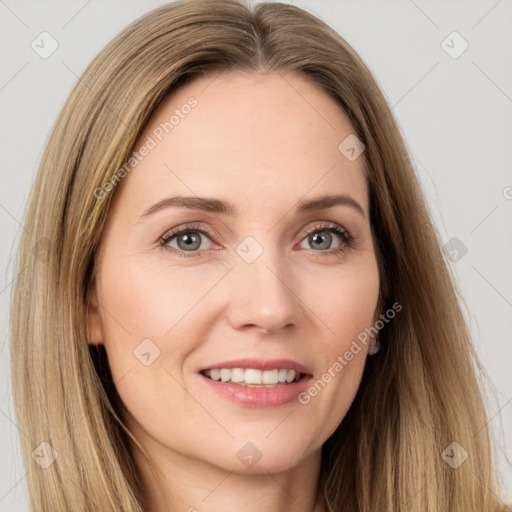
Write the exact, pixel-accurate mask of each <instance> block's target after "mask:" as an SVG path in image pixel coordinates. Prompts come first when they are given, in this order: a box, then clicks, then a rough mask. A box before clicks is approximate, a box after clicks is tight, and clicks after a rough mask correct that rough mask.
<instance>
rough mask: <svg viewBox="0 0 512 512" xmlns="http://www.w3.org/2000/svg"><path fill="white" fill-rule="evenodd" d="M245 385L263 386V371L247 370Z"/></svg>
mask: <svg viewBox="0 0 512 512" xmlns="http://www.w3.org/2000/svg"><path fill="white" fill-rule="evenodd" d="M245 383H246V384H261V370H254V369H252V368H249V369H247V370H245Z"/></svg>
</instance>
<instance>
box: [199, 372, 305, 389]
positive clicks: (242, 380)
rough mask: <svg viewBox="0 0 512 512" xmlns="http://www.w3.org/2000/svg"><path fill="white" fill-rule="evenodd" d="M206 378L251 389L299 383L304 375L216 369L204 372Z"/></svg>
mask: <svg viewBox="0 0 512 512" xmlns="http://www.w3.org/2000/svg"><path fill="white" fill-rule="evenodd" d="M201 373H202V374H203V375H204V376H205V377H208V378H209V379H212V380H215V381H220V382H225V383H228V382H231V383H234V384H238V385H240V386H249V387H276V386H285V385H287V384H290V383H292V382H297V381H298V380H300V379H301V378H302V376H303V375H302V374H301V373H300V372H297V371H295V370H288V369H286V368H280V369H278V368H276V369H273V370H259V369H257V368H216V369H212V370H210V369H208V370H203V371H202V372H201Z"/></svg>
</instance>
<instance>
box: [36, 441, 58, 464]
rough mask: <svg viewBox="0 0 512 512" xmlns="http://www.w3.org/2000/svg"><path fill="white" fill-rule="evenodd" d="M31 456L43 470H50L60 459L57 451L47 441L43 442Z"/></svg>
mask: <svg viewBox="0 0 512 512" xmlns="http://www.w3.org/2000/svg"><path fill="white" fill-rule="evenodd" d="M31 456H32V459H34V460H35V461H36V462H37V463H38V464H39V465H40V466H41V467H42V468H43V469H48V468H49V467H50V466H51V465H52V464H53V463H54V462H55V461H56V460H57V459H58V458H59V454H58V453H57V450H56V449H55V448H53V446H52V445H51V444H49V443H47V442H46V441H44V442H42V443H41V444H40V445H39V446H38V447H37V448H36V449H35V450H34V451H33V452H32V455H31Z"/></svg>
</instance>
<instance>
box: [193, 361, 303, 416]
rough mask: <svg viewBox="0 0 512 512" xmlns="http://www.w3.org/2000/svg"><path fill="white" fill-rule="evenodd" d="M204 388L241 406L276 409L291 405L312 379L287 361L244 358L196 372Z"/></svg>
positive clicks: (294, 363) (297, 364)
mask: <svg viewBox="0 0 512 512" xmlns="http://www.w3.org/2000/svg"><path fill="white" fill-rule="evenodd" d="M198 375H199V376H200V378H201V381H202V382H203V383H204V384H206V385H207V387H206V388H205V389H208V392H209V393H211V392H213V393H214V394H215V395H217V396H222V397H224V398H226V399H228V400H230V401H231V402H234V403H235V404H237V405H241V406H244V407H275V406H280V405H284V404H286V403H289V402H294V401H296V399H297V395H298V394H299V393H301V392H302V391H304V390H305V389H306V388H307V386H308V385H309V384H310V382H311V380H312V379H313V375H312V373H311V371H310V370H309V369H308V368H306V367H305V366H302V365H301V364H299V363H297V362H295V361H292V360H290V359H271V360H263V359H255V358H246V359H238V360H236V361H225V362H222V363H217V364H215V365H212V366H211V367H209V368H203V369H202V370H200V371H199V372H198Z"/></svg>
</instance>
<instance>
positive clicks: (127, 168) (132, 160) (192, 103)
mask: <svg viewBox="0 0 512 512" xmlns="http://www.w3.org/2000/svg"><path fill="white" fill-rule="evenodd" d="M197 105H198V101H197V100H196V98H194V97H193V96H191V97H190V98H188V100H187V101H186V103H184V104H183V105H181V107H180V108H177V109H175V110H174V113H173V115H172V116H171V117H169V119H168V120H167V121H164V122H163V123H160V124H159V125H158V126H157V127H156V128H154V129H153V131H152V132H151V135H148V136H147V138H146V140H145V141H144V143H143V144H142V146H140V147H139V148H138V150H137V151H133V152H132V154H131V156H130V157H129V158H128V159H127V160H126V162H125V163H124V165H123V166H122V167H120V168H119V169H118V170H117V171H116V172H115V173H114V175H113V176H112V177H111V178H110V179H108V180H107V181H106V182H105V183H103V185H101V187H97V188H95V189H94V197H95V198H96V199H98V200H99V201H100V200H102V199H104V198H105V197H106V196H107V194H108V193H109V192H111V191H112V190H114V188H115V186H116V185H117V184H118V183H119V182H120V181H121V180H122V179H123V178H124V177H125V176H127V175H128V174H129V173H130V172H131V171H132V170H133V169H134V168H135V167H137V165H138V164H139V163H140V162H142V160H144V158H145V157H146V156H147V155H149V153H150V152H151V151H152V150H153V149H155V148H156V147H157V146H158V144H159V143H160V142H161V141H162V140H163V138H164V137H165V136H166V135H168V134H169V133H171V132H172V130H174V129H175V128H176V127H177V126H178V125H179V124H180V123H181V121H182V119H185V117H187V115H188V114H190V112H191V111H192V109H193V108H194V107H197Z"/></svg>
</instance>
